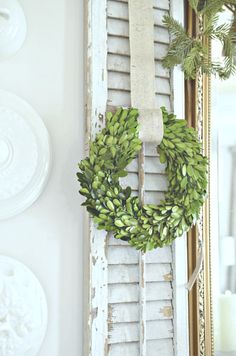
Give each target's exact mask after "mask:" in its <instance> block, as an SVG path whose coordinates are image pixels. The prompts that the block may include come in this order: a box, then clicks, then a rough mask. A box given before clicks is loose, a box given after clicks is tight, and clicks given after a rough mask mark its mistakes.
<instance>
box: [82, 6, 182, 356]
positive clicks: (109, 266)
mask: <svg viewBox="0 0 236 356" xmlns="http://www.w3.org/2000/svg"><path fill="white" fill-rule="evenodd" d="M89 3H90V11H91V13H90V20H89V26H90V25H91V24H93V26H92V31H91V27H89V28H90V32H89V33H90V38H89V42H88V43H89V44H90V46H89V60H88V65H89V69H88V71H89V73H90V75H91V78H89V83H90V84H89V86H88V97H89V105H88V129H89V132H90V133H91V135H94V133H95V131H96V129H97V128H96V127H98V125H99V124H103V122H104V121H103V117H102V114H104V112H105V108H106V105H108V106H130V105H131V95H130V43H129V18H128V16H129V15H128V2H127V1H122V0H118V1H115V0H107V2H106V1H104V0H102V2H101V1H97V0H93V1H92V0H90V2H89ZM153 6H154V11H153V15H154V25H155V26H154V51H155V53H154V57H155V58H154V60H155V101H156V102H155V104H156V106H157V107H160V106H163V105H164V106H166V107H167V109H171V107H172V86H171V78H170V72H169V71H168V70H166V69H164V68H163V67H162V66H161V62H160V61H161V58H162V57H163V56H164V55H165V53H166V51H167V47H168V43H169V35H168V31H167V30H166V29H165V28H164V27H163V25H162V16H163V14H165V13H167V12H168V11H169V1H168V0H154V1H153ZM106 7H107V9H106ZM106 11H107V14H106ZM92 12H93V13H92ZM99 14H100V15H99ZM105 16H107V18H106V19H105ZM106 37H107V41H106ZM98 62H99V63H98ZM91 83H92V84H91ZM95 128H96V129H95ZM128 172H129V175H128V177H127V178H126V179H125V180H124V181H123V184H125V185H130V186H131V187H132V189H133V194H134V195H137V194H138V191H139V181H138V160H134V161H133V162H132V163H131V164H130V166H129V167H128ZM144 172H145V175H144V177H145V203H154V204H157V203H159V202H160V200H161V199H163V198H164V191H166V189H167V182H166V178H165V165H162V164H160V162H159V159H158V155H157V152H156V147H155V145H153V144H145V163H144ZM91 227H92V230H90V242H91V251H90V272H89V274H88V276H89V277H90V282H89V283H90V299H89V303H90V304H89V309H90V319H89V320H90V324H89V327H90V332H91V333H90V335H91V342H90V343H89V349H88V351H86V352H85V354H86V356H87V355H90V356H118V355H119V356H120V354H121V352H123V353H125V354H126V355H129V356H138V355H140V326H139V324H140V323H139V322H140V308H139V303H140V298H142V293H140V284H141V274H140V265H139V264H140V255H139V252H138V251H136V250H134V249H133V248H132V247H130V246H129V245H128V244H127V242H124V241H121V240H116V239H114V238H113V237H109V239H106V235H105V234H104V233H103V232H98V231H97V230H96V229H94V227H93V226H92V225H91ZM172 261H173V256H172V249H171V247H165V248H163V249H157V250H155V251H152V252H149V253H147V254H146V256H145V260H144V261H142V265H143V266H144V267H145V273H144V275H145V295H144V296H143V298H145V299H146V310H145V313H143V318H144V319H145V322H146V336H147V337H146V340H145V341H146V355H147V356H154V355H155V356H156V355H158V356H167V355H168V356H173V355H174V353H173V307H172V300H173V288H172V279H173V272H172V269H173V268H172ZM141 319H142V318H141ZM181 356H182V355H181Z"/></svg>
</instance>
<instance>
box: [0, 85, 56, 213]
mask: <svg viewBox="0 0 236 356" xmlns="http://www.w3.org/2000/svg"><path fill="white" fill-rule="evenodd" d="M50 161H51V154H50V144H49V137H48V132H47V129H46V127H45V126H44V124H43V122H42V120H41V118H40V117H39V115H38V114H37V113H36V112H35V111H34V109H33V108H32V107H31V106H30V105H29V104H27V103H26V102H25V101H23V100H22V99H20V98H19V97H17V96H15V95H13V94H11V93H8V92H5V91H2V90H0V219H7V218H9V217H12V216H14V215H16V214H18V213H20V212H22V211H23V210H24V209H26V208H28V207H29V206H30V205H31V204H33V202H34V201H35V200H36V199H37V198H38V197H39V195H40V194H41V192H42V191H43V188H44V186H45V184H46V182H47V178H48V174H49V167H50Z"/></svg>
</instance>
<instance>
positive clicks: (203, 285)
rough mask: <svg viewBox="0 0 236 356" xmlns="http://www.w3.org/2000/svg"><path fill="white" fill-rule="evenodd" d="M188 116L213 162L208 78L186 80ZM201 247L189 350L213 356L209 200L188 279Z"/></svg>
mask: <svg viewBox="0 0 236 356" xmlns="http://www.w3.org/2000/svg"><path fill="white" fill-rule="evenodd" d="M185 5H186V7H185V9H186V13H185V15H186V16H185V18H186V28H187V31H188V32H189V33H190V34H191V35H194V33H195V32H196V28H197V26H198V25H199V24H198V23H197V20H196V17H195V14H194V12H193V11H192V9H191V7H190V6H189V4H188V1H185ZM209 47H210V46H209ZM209 52H210V51H209ZM185 117H186V118H188V123H189V125H191V126H192V127H195V128H196V129H198V132H199V136H200V137H201V138H202V141H203V149H204V152H205V154H206V155H207V156H208V159H209V160H210V78H209V77H207V76H203V77H201V76H199V77H198V78H197V80H195V81H193V80H187V81H186V82H185ZM209 174H210V173H209ZM209 181H210V179H209ZM208 193H210V186H209V187H208ZM200 245H203V246H204V262H203V266H202V269H201V271H200V274H199V277H198V280H197V282H196V283H195V285H194V287H193V288H192V290H191V291H190V292H189V349H190V356H213V355H214V339H213V315H212V292H211V236H210V202H209V199H207V201H206V203H205V205H204V208H203V211H202V219H201V221H200V223H199V224H198V226H197V227H195V228H193V229H192V230H191V231H190V232H189V233H188V274H189V276H191V274H192V272H193V270H194V268H195V266H196V261H197V257H198V251H199V246H200Z"/></svg>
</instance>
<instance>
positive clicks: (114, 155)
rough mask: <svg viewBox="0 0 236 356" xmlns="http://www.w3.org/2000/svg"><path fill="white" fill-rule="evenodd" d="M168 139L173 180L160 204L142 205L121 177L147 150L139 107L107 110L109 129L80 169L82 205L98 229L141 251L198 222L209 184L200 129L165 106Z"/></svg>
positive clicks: (164, 147)
mask: <svg viewBox="0 0 236 356" xmlns="http://www.w3.org/2000/svg"><path fill="white" fill-rule="evenodd" d="M161 109H162V115H163V122H164V137H163V140H162V142H161V144H160V145H159V146H158V147H157V151H158V153H159V155H160V162H161V163H165V162H166V169H165V172H166V175H167V179H168V182H169V186H168V190H167V192H166V193H165V200H162V201H161V202H160V204H159V205H152V204H148V205H144V206H141V205H140V201H139V198H138V197H135V196H132V195H131V188H130V187H127V188H123V187H122V186H121V185H120V183H119V178H120V177H124V176H126V175H127V171H126V170H125V168H126V167H127V165H128V164H129V163H130V162H131V161H132V160H133V159H134V158H135V157H136V156H137V153H138V152H139V150H140V149H141V140H140V139H139V137H138V136H139V125H138V120H137V118H138V110H137V109H134V108H131V109H123V108H119V109H118V110H117V111H116V112H115V113H114V114H113V113H111V112H108V113H107V114H106V125H105V128H104V129H103V130H102V131H101V132H100V133H98V134H97V135H96V138H95V140H94V141H92V142H90V150H89V157H87V158H86V159H84V160H82V161H81V162H80V164H79V168H80V172H79V173H77V177H78V180H79V182H80V184H81V189H80V194H82V195H83V196H85V197H86V201H85V202H84V203H83V204H82V205H84V206H86V208H87V211H88V212H89V213H90V214H91V215H92V217H93V220H94V222H95V223H96V224H97V228H98V229H102V230H106V231H108V232H112V233H113V234H114V237H115V238H117V239H122V240H126V241H128V243H129V244H130V245H131V246H134V247H135V248H136V249H138V250H142V251H144V252H145V251H147V250H152V249H154V248H157V247H163V246H165V245H169V244H171V243H172V242H173V240H174V239H175V238H177V237H179V236H181V235H182V234H183V233H184V232H186V231H188V230H189V229H190V228H191V226H192V225H193V224H195V223H196V221H197V219H198V217H199V213H200V210H201V206H202V204H203V202H204V199H205V196H206V188H207V158H206V157H204V156H203V155H202V146H201V143H200V142H199V140H198V137H197V132H196V131H195V130H194V129H193V128H190V127H187V122H186V120H178V119H176V116H175V115H174V114H169V113H168V112H167V110H166V109H165V108H164V107H162V108H161Z"/></svg>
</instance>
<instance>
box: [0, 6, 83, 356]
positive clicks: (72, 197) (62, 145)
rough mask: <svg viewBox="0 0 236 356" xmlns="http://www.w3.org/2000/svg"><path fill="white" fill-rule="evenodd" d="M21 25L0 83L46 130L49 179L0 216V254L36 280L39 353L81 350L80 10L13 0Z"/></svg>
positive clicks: (59, 355) (75, 354) (72, 355)
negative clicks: (18, 209) (14, 211)
mask: <svg viewBox="0 0 236 356" xmlns="http://www.w3.org/2000/svg"><path fill="white" fill-rule="evenodd" d="M20 2H21V4H22V6H23V8H24V11H25V15H26V18H27V24H28V35H27V39H26V42H25V44H24V46H23V47H22V49H21V50H20V52H18V53H17V54H16V55H15V56H14V57H12V58H10V59H9V60H7V61H4V62H0V88H1V89H5V90H9V91H11V92H13V93H15V94H17V95H19V96H21V97H22V98H23V99H25V100H26V101H28V102H29V103H30V104H31V105H32V106H33V108H35V110H36V111H37V112H38V113H39V115H40V116H41V117H42V119H43V121H44V122H45V124H46V126H47V128H48V130H49V133H50V135H51V141H52V150H53V162H52V164H53V165H52V172H51V175H50V178H49V182H48V185H47V187H46V189H45V191H44V192H43V194H42V196H41V197H40V198H39V199H38V201H37V202H36V203H35V204H34V205H33V206H32V207H30V208H29V209H28V210H26V211H25V212H23V213H22V214H20V215H18V216H17V217H15V218H13V219H10V220H8V221H4V222H0V253H1V254H5V255H9V256H11V257H14V258H17V259H18V260H20V261H22V262H23V263H25V264H26V265H27V266H28V267H30V268H31V269H32V270H33V272H34V273H35V274H36V276H38V278H39V280H40V281H41V283H42V285H43V287H44V289H45V291H46V294H47V299H48V306H49V325H48V332H47V335H46V339H45V342H44V344H43V347H42V349H41V352H40V353H39V356H49V355H52V356H67V355H69V356H79V355H82V241H83V223H82V219H83V212H82V208H81V207H80V203H81V201H80V197H79V195H78V194H77V191H78V184H77V182H76V179H75V173H76V164H77V162H78V161H79V160H80V158H81V157H82V154H83V136H84V135H83V133H84V129H83V122H84V115H83V63H82V62H83V9H82V3H83V2H82V1H76V0H50V1H46V0H41V1H31V0H20Z"/></svg>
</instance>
